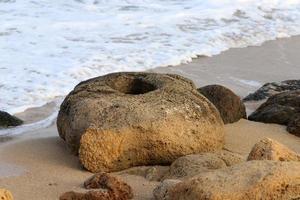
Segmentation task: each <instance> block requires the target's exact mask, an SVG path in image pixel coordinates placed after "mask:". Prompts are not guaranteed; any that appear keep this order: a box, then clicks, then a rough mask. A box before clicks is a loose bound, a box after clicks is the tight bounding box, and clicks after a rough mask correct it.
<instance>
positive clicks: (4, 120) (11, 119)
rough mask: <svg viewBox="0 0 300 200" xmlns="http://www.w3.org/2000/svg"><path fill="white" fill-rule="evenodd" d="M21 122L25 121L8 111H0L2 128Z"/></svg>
mask: <svg viewBox="0 0 300 200" xmlns="http://www.w3.org/2000/svg"><path fill="white" fill-rule="evenodd" d="M21 124H23V121H22V120H20V119H19V118H17V117H15V116H12V115H10V114H9V113H7V112H3V111H0V128H7V127H10V126H19V125H21Z"/></svg>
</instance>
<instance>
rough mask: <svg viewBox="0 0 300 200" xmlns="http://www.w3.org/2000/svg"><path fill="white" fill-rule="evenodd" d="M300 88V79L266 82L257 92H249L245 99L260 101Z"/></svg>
mask: <svg viewBox="0 0 300 200" xmlns="http://www.w3.org/2000/svg"><path fill="white" fill-rule="evenodd" d="M294 90H300V80H287V81H282V82H278V83H277V82H272V83H266V84H264V85H263V86H262V87H261V88H259V89H258V90H257V91H256V92H254V93H251V94H249V95H248V96H246V97H245V98H244V101H259V100H264V99H267V98H269V97H271V96H273V95H275V94H278V93H281V92H287V91H294Z"/></svg>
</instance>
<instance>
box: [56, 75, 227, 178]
mask: <svg viewBox="0 0 300 200" xmlns="http://www.w3.org/2000/svg"><path fill="white" fill-rule="evenodd" d="M57 127H58V131H59V134H60V137H62V138H63V139H64V140H65V141H66V143H67V145H68V147H70V148H71V150H72V151H73V152H74V153H79V158H80V161H81V163H82V164H83V165H84V167H85V168H86V169H88V170H90V171H92V172H100V171H105V172H111V171H120V170H123V169H127V168H129V167H132V166H142V165H160V164H163V165H165V164H169V163H171V162H172V161H174V160H175V159H176V158H178V157H180V156H183V155H187V154H193V153H201V152H209V151H214V150H219V149H221V148H222V147H223V144H224V124H223V122H222V119H221V117H220V114H219V112H218V111H217V109H216V108H215V106H214V105H213V104H212V103H211V102H209V101H208V100H207V99H206V98H205V97H204V96H202V95H201V94H200V93H199V92H197V90H196V88H195V86H194V84H193V83H192V82H191V81H190V80H188V79H185V78H183V77H181V76H178V75H170V74H156V73H113V74H108V75H105V76H101V77H97V78H94V79H90V80H88V81H85V82H82V83H80V84H79V85H77V86H76V87H75V89H74V90H73V91H72V92H71V93H70V94H69V95H68V96H67V97H66V98H65V100H64V102H63V103H62V105H61V108H60V111H59V115H58V119H57Z"/></svg>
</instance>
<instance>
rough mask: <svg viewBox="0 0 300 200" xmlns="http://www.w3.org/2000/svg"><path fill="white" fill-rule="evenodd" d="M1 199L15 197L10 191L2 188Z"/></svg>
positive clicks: (0, 190)
mask: <svg viewBox="0 0 300 200" xmlns="http://www.w3.org/2000/svg"><path fill="white" fill-rule="evenodd" d="M0 199H1V200H13V199H14V198H13V196H12V194H11V192H10V191H8V190H6V189H1V188H0Z"/></svg>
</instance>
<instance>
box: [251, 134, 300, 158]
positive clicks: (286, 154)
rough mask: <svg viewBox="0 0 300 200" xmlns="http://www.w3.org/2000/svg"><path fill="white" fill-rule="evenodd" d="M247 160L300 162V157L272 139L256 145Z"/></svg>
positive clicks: (263, 140)
mask: <svg viewBox="0 0 300 200" xmlns="http://www.w3.org/2000/svg"><path fill="white" fill-rule="evenodd" d="M247 160H275V161H300V156H299V155H298V154H297V153H296V152H294V151H292V150H290V149H289V148H287V147H286V146H284V145H282V144H280V143H279V142H277V141H275V140H272V139H270V138H264V139H262V140H261V141H259V142H258V143H256V144H255V145H254V147H253V148H252V150H251V152H250V154H249V156H248V159H247Z"/></svg>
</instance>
